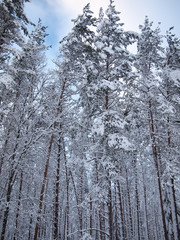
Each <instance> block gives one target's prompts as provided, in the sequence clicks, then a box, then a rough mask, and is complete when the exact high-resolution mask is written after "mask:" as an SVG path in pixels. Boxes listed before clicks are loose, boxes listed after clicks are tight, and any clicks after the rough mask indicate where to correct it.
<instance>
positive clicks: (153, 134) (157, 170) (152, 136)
mask: <svg viewBox="0 0 180 240" xmlns="http://www.w3.org/2000/svg"><path fill="white" fill-rule="evenodd" d="M149 123H150V136H151V141H152V152H153V158H154V163H155V168H156V174H157V181H158V190H159V200H160V207H161V217H162V222H163V230H164V237H165V240H168V232H167V228H166V220H165V214H164V205H163V199H162V188H161V180H160V173H159V165H158V154H157V148H156V138H155V128H154V120H153V113H152V103H151V100H149Z"/></svg>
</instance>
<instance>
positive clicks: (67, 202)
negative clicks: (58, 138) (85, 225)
mask: <svg viewBox="0 0 180 240" xmlns="http://www.w3.org/2000/svg"><path fill="white" fill-rule="evenodd" d="M63 148H64V149H63V151H64V160H65V169H66V236H67V237H66V239H67V240H69V177H70V171H69V169H68V167H67V159H66V153H65V146H64V147H63Z"/></svg>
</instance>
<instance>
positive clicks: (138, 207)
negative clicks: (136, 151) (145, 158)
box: [133, 155, 141, 240]
mask: <svg viewBox="0 0 180 240" xmlns="http://www.w3.org/2000/svg"><path fill="white" fill-rule="evenodd" d="M136 162H137V160H136V155H134V160H133V165H134V174H135V197H136V215H137V239H138V240H140V239H141V236H140V234H141V230H140V204H139V193H138V175H137V163H136Z"/></svg>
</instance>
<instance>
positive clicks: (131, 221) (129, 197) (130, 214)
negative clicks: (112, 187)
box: [126, 168, 134, 238]
mask: <svg viewBox="0 0 180 240" xmlns="http://www.w3.org/2000/svg"><path fill="white" fill-rule="evenodd" d="M126 184H127V197H128V208H129V221H130V236H131V238H133V236H134V232H133V218H132V207H131V196H130V186H129V179H128V172H127V168H126ZM126 235H127V234H126Z"/></svg>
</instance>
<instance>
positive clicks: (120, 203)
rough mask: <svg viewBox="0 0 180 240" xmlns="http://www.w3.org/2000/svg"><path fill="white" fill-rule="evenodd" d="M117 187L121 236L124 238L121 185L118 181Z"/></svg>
mask: <svg viewBox="0 0 180 240" xmlns="http://www.w3.org/2000/svg"><path fill="white" fill-rule="evenodd" d="M117 188H118V195H119V206H120V215H121V226H122V237H123V239H126V237H127V236H126V230H125V217H124V210H123V204H122V193H121V186H120V182H119V181H117Z"/></svg>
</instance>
